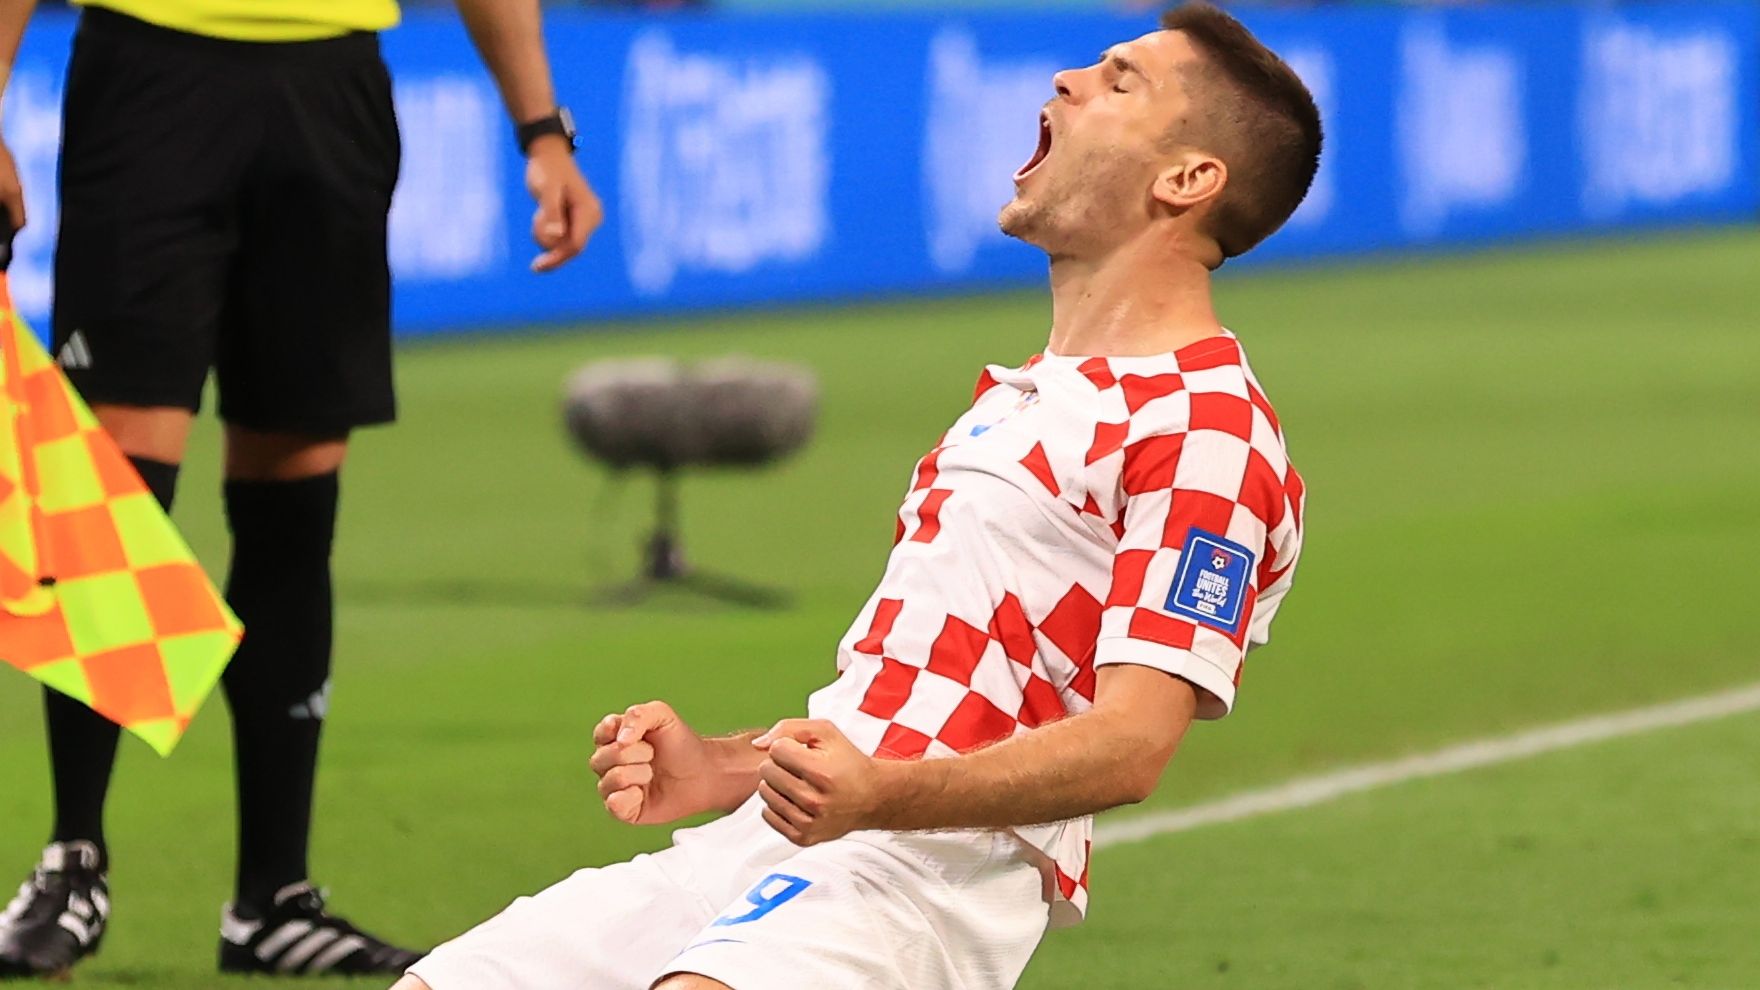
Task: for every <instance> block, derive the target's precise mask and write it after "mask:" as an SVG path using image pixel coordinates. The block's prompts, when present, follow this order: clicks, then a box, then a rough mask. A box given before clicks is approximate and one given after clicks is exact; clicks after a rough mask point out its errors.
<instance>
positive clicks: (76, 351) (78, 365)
mask: <svg viewBox="0 0 1760 990" xmlns="http://www.w3.org/2000/svg"><path fill="white" fill-rule="evenodd" d="M55 363H56V364H59V365H60V366H61V367H62V369H63V370H66V371H80V370H84V369H86V368H90V367H91V366H92V348H91V346H90V345H89V344H87V343H86V333H85V331H84V330H75V331H74V332H73V333H71V334H69V335H68V337H67V343H65V344H62V345H61V353H59V354H57V355H55Z"/></svg>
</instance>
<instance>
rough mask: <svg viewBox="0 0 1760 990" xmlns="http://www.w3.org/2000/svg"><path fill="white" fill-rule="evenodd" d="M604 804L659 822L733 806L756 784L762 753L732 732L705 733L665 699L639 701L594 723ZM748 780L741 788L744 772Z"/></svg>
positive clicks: (628, 818)
mask: <svg viewBox="0 0 1760 990" xmlns="http://www.w3.org/2000/svg"><path fill="white" fill-rule="evenodd" d="M593 744H594V749H593V757H592V759H591V760H590V761H589V762H590V765H591V766H592V768H593V772H594V773H595V774H597V775H598V776H599V797H600V798H601V799H603V800H604V802H605V810H607V811H609V812H611V814H612V815H613V816H614V817H616V818H617V819H618V820H619V821H625V822H629V823H630V824H632V825H658V824H662V823H665V822H671V821H677V820H678V819H680V818H685V817H688V816H690V815H695V814H698V813H700V812H704V811H713V810H717V809H719V810H723V811H731V810H732V809H733V808H735V807H737V806H738V805H739V803H740V802H741V801H743V800H745V799H746V797H747V796H749V795H750V794H751V792H752V790H751V784H750V782H749V781H750V779H751V775H752V773H753V772H754V771H755V769H756V765H757V762H758V761H757V760H756V759H755V758H753V756H752V755H751V747H750V746H747V745H745V744H744V743H743V741H739V740H733V739H704V738H703V737H702V736H700V735H698V734H697V733H696V731H695V730H694V729H692V728H691V727H690V726H688V725H686V724H685V723H684V720H683V719H681V718H679V717H678V713H677V712H675V711H673V710H672V706H671V705H668V704H666V703H665V702H661V701H650V702H647V703H646V704H641V705H633V706H631V707H630V708H628V709H626V710H625V711H623V712H620V713H615V714H611V715H607V716H605V717H604V718H602V719H600V720H599V724H598V725H596V726H594V727H593ZM742 776H744V777H745V779H746V780H747V783H746V784H745V785H744V789H743V790H741V784H740V778H741V777H742Z"/></svg>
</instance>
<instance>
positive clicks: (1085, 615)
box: [810, 335, 1303, 923]
mask: <svg viewBox="0 0 1760 990" xmlns="http://www.w3.org/2000/svg"><path fill="white" fill-rule="evenodd" d="M1302 504H1303V489H1302V481H1301V478H1300V476H1299V475H1298V474H1297V473H1296V472H1295V470H1294V469H1293V468H1292V467H1291V466H1290V464H1289V460H1288V457H1287V455H1286V454H1285V451H1284V442H1283V435H1282V432H1281V430H1280V428H1279V426H1278V423H1277V417H1276V415H1275V414H1274V413H1273V412H1272V409H1271V405H1270V403H1268V402H1267V401H1266V400H1265V396H1264V393H1263V392H1262V391H1261V390H1260V388H1259V386H1258V383H1257V382H1256V380H1255V379H1254V377H1253V374H1252V371H1251V370H1250V369H1249V368H1248V366H1247V364H1246V359H1245V356H1244V355H1243V354H1242V352H1241V348H1240V344H1239V342H1238V341H1237V340H1236V339H1235V338H1234V337H1233V336H1232V335H1224V336H1221V337H1215V338H1211V339H1209V340H1205V341H1201V342H1199V343H1196V344H1193V345H1191V346H1189V347H1186V348H1183V349H1181V350H1179V351H1177V352H1175V353H1173V354H1162V355H1155V356H1148V357H1122V358H1070V357H1062V356H1047V355H1040V356H1039V357H1036V358H1034V359H1033V360H1032V361H1029V362H1028V363H1027V364H1026V365H1025V366H1024V367H1022V368H1018V369H1004V368H1000V367H991V368H989V369H987V370H986V371H985V373H984V376H983V377H982V378H981V379H980V380H979V383H978V390H977V395H976V398H975V401H974V403H973V406H972V408H971V409H970V410H969V411H968V412H967V413H966V414H965V415H964V416H962V417H960V419H959V420H958V421H957V422H955V423H954V425H953V428H952V429H951V430H949V431H948V432H947V434H946V435H945V436H943V438H942V440H941V443H940V444H939V445H938V446H937V447H936V448H935V449H934V450H932V451H930V452H929V454H928V455H927V456H925V457H924V458H923V459H922V460H921V461H920V462H919V463H918V464H917V468H916V472H915V474H914V475H913V477H912V481H911V488H910V492H909V494H908V495H907V496H906V499H905V502H904V506H903V508H902V509H901V510H900V513H899V518H898V528H897V540H896V544H895V546H894V548H893V552H892V556H891V558H890V559H889V561H888V563H887V569H886V573H885V575H884V576H883V577H882V579H881V581H880V586H879V588H878V589H877V590H876V592H875V594H874V597H873V598H872V599H870V600H869V602H868V603H867V605H866V607H864V608H863V610H862V612H861V614H860V615H858V616H857V618H856V621H855V623H854V625H853V626H852V627H851V629H850V632H849V634H848V635H847V636H846V637H845V638H844V640H843V642H842V644H841V646H840V649H839V652H838V666H839V669H840V670H841V672H842V676H840V677H839V678H838V680H837V681H836V682H834V683H833V684H831V685H830V686H828V687H826V688H825V689H824V690H822V691H820V692H818V693H817V694H815V695H814V696H813V699H812V704H811V706H810V707H811V711H812V714H813V715H814V716H815V717H819V718H828V719H831V720H833V721H834V722H836V723H837V724H838V725H839V727H840V728H842V729H843V730H844V732H845V733H847V734H848V735H849V737H850V739H851V740H852V741H854V742H855V743H856V744H857V745H858V746H861V747H864V748H865V749H866V751H868V752H870V753H873V754H876V755H878V756H881V757H886V758H893V759H917V758H921V757H938V756H952V755H955V754H958V753H962V752H969V751H971V750H973V749H977V748H980V747H982V746H985V745H988V744H990V743H994V742H997V741H1000V740H1003V739H1007V738H1009V737H1011V736H1013V735H1016V734H1019V733H1022V732H1029V731H1031V730H1032V729H1034V728H1035V727H1037V726H1039V725H1042V724H1044V723H1046V722H1048V721H1051V720H1053V719H1057V718H1061V717H1063V716H1065V715H1068V714H1074V713H1079V712H1082V711H1086V710H1087V709H1088V708H1089V707H1091V706H1092V704H1093V702H1094V690H1095V682H1096V677H1095V670H1096V669H1097V668H1098V667H1100V666H1104V665H1106V664H1116V663H1130V664H1140V665H1145V666H1150V667H1155V668H1157V669H1161V670H1165V671H1167V672H1169V673H1171V674H1174V675H1176V676H1179V677H1181V678H1184V679H1185V680H1187V681H1189V682H1191V683H1192V684H1194V685H1195V686H1197V687H1198V688H1199V689H1200V690H1199V697H1200V701H1199V709H1198V714H1199V716H1200V717H1202V718H1220V717H1221V716H1223V715H1225V714H1227V713H1228V711H1229V710H1230V708H1232V706H1233V704H1234V698H1235V691H1236V688H1237V686H1238V684H1239V680H1240V670H1241V662H1242V659H1243V657H1244V656H1245V654H1246V652H1247V651H1248V649H1250V648H1251V647H1253V646H1257V645H1259V644H1262V643H1264V642H1265V641H1266V640H1267V639H1268V637H1269V631H1270V625H1271V620H1272V617H1273V615H1274V614H1275V613H1276V611H1277V607H1278V605H1279V603H1280V602H1281V601H1282V599H1283V596H1284V595H1285V594H1286V593H1287V592H1288V590H1289V587H1290V583H1291V580H1292V578H1293V575H1294V568H1295V563H1296V557H1297V554H1298V553H1299V551H1300V547H1301V515H1302ZM1193 530H1200V531H1202V532H1205V533H1209V534H1212V535H1213V536H1217V537H1222V538H1224V539H1226V540H1227V541H1229V542H1231V543H1235V544H1238V545H1240V546H1242V547H1245V548H1247V549H1248V550H1249V551H1250V552H1251V553H1252V554H1253V556H1254V566H1253V567H1252V568H1251V571H1250V573H1249V575H1248V585H1249V587H1248V588H1247V589H1246V591H1245V592H1244V596H1243V605H1242V610H1241V614H1240V615H1239V616H1238V621H1237V622H1236V623H1235V624H1233V625H1232V626H1229V625H1221V624H1217V623H1210V622H1206V621H1199V620H1195V619H1192V618H1187V617H1185V616H1183V615H1181V614H1179V613H1177V612H1176V611H1173V610H1172V609H1171V608H1170V605H1169V601H1170V594H1171V592H1172V591H1173V589H1174V584H1175V581H1176V580H1177V577H1178V575H1179V573H1180V563H1181V561H1180V557H1181V549H1182V548H1183V547H1184V546H1185V545H1186V541H1187V539H1188V537H1189V535H1190V533H1191V532H1192V531H1193ZM1018 831H1019V832H1020V833H1021V835H1022V837H1023V838H1025V839H1026V840H1027V841H1028V842H1029V843H1031V844H1032V845H1034V846H1036V847H1037V848H1038V849H1040V850H1041V851H1042V852H1044V853H1045V854H1046V856H1047V858H1048V859H1049V860H1050V861H1051V863H1053V864H1054V874H1053V875H1054V879H1055V881H1056V885H1057V887H1058V890H1059V893H1060V895H1061V898H1060V901H1059V903H1058V905H1056V906H1055V907H1054V919H1056V920H1058V921H1059V922H1061V923H1067V922H1069V921H1072V920H1074V919H1075V918H1078V917H1079V916H1080V912H1081V911H1083V910H1084V909H1085V907H1086V903H1087V876H1088V873H1087V871H1088V851H1089V839H1090V836H1091V834H1092V823H1091V821H1090V820H1086V819H1084V820H1082V821H1076V822H1065V823H1059V824H1056V825H1047V826H1039V827H1035V828H1023V829H1019V830H1018Z"/></svg>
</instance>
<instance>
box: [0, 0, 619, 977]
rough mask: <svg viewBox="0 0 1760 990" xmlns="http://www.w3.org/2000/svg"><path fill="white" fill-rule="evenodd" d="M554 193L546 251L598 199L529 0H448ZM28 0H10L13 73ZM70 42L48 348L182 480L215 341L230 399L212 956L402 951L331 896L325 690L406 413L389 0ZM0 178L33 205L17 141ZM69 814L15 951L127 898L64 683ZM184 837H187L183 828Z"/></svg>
mask: <svg viewBox="0 0 1760 990" xmlns="http://www.w3.org/2000/svg"><path fill="white" fill-rule="evenodd" d="M457 3H458V7H459V10H460V12H461V13H462V14H463V16H464V19H465V22H466V24H467V25H468V27H469V28H470V33H471V37H472V39H473V40H474V41H475V43H476V46H477V50H478V52H479V53H480V54H481V56H482V58H483V61H484V63H485V64H486V65H487V67H488V69H489V71H490V73H491V74H492V75H493V76H494V77H495V81H496V83H497V84H498V85H499V87H500V89H501V94H502V97H503V99H504V101H505V103H506V105H507V108H508V111H509V112H510V114H511V116H512V118H513V122H514V124H515V129H516V133H517V135H518V138H519V142H520V146H521V148H522V150H523V151H524V152H525V154H526V157H527V168H526V181H527V186H528V188H529V189H530V191H531V193H532V196H533V197H534V199H535V200H536V201H537V213H536V216H535V218H534V221H533V230H532V232H533V236H534V238H535V239H536V241H537V243H538V246H539V248H540V249H541V253H540V254H539V255H538V256H537V258H536V259H535V260H534V261H533V263H532V267H533V268H534V269H535V270H538V271H545V270H549V269H553V268H555V267H557V266H559V265H561V264H563V263H564V262H566V261H567V260H568V259H570V258H572V257H573V256H574V255H576V254H577V253H579V251H580V250H581V248H582V247H583V246H584V245H585V243H586V241H587V238H588V237H589V236H590V235H591V234H592V233H593V231H594V229H595V228H596V227H597V226H598V225H599V222H600V219H601V210H600V205H599V201H598V199H597V197H596V196H595V195H594V194H593V191H592V189H591V188H590V187H589V186H588V184H587V182H586V180H585V179H584V178H583V177H582V176H581V173H580V170H579V168H578V167H577V166H576V165H575V162H574V158H573V150H574V130H573V125H572V123H571V121H570V119H569V116H568V113H567V111H566V110H564V109H562V108H561V107H560V106H559V105H558V104H557V102H556V98H555V95H554V93H553V91H552V87H551V80H550V70H549V65H548V62H547V60H546V58H545V53H544V44H543V37H542V32H541V28H540V18H539V9H538V0H457ZM34 5H35V4H34V0H0V57H3V58H4V62H5V64H4V66H0V89H3V87H4V83H5V76H7V75H10V69H11V65H12V61H13V58H14V57H15V55H16V53H17V50H18V45H19V40H20V38H21V36H22V35H23V33H24V28H25V24H26V22H27V21H28V20H29V19H30V16H31V12H32V8H33V7H34ZM83 6H84V10H83V13H82V14H81V17H80V24H79V30H78V33H77V35H76V36H75V38H74V42H73V55H72V61H71V63H70V64H69V67H68V74H67V89H66V103H65V107H64V110H63V114H64V119H63V134H64V137H63V146H62V156H61V171H60V193H61V227H60V237H59V241H58V243H57V247H56V253H55V287H56V291H55V303H54V319H53V324H54V347H55V353H56V355H57V359H58V360H59V361H60V363H61V365H62V367H63V368H64V369H66V371H67V374H68V377H69V378H70V379H71V380H72V381H73V383H74V385H75V386H77V387H78V388H79V390H80V391H81V393H82V394H83V395H84V396H85V398H86V400H87V402H89V403H90V404H91V406H92V409H93V411H94V412H95V413H96V415H97V417H98V420H99V421H100V422H101V423H102V424H103V425H104V427H105V428H106V429H108V430H109V431H110V433H111V434H113V435H114V436H115V437H116V440H117V442H118V443H119V444H120V445H121V447H122V450H123V452H124V453H125V454H127V455H128V456H129V459H130V460H131V461H132V462H133V463H134V466H135V467H136V468H137V469H138V470H139V471H140V473H141V476H142V478H144V479H145V480H146V482H147V485H148V487H150V488H151V489H152V491H153V494H154V495H155V496H156V497H157V498H158V500H159V502H160V503H161V504H163V505H164V506H165V507H166V508H167V509H169V508H170V506H171V501H172V495H173V492H174V490H175V488H176V484H177V474H178V465H179V464H180V463H181V462H182V460H183V454H184V446H185V441H186V439H187V437H188V434H189V428H190V420H191V417H192V416H193V414H194V413H195V412H196V410H197V408H198V406H199V404H200V399H201V394H202V388H203V383H204V381H205V380H206V378H207V376H208V373H209V371H210V369H212V370H214V371H215V373H216V377H217V381H218V387H219V411H220V417H221V419H222V420H224V422H225V444H226V450H225V478H226V480H225V505H226V516H227V521H228V523H229V525H230V527H231V531H232V536H233V548H232V563H231V570H230V573H229V575H228V578H227V582H226V594H227V598H228V600H229V601H230V602H231V604H232V607H233V609H234V610H235V611H236V612H237V613H238V615H239V617H240V618H242V619H243V620H244V623H245V627H246V630H247V632H246V635H245V638H244V642H243V644H242V645H241V646H240V648H239V651H238V654H237V656H236V657H235V658H234V659H233V661H232V664H231V666H230V667H229V668H228V670H227V671H226V676H225V681H224V688H225V695H226V700H227V705H228V708H229V709H230V710H231V712H232V723H233V737H234V745H235V758H236V766H237V774H238V813H239V837H238V845H239V849H238V853H239V860H238V877H237V887H236V891H235V894H234V899H233V901H232V902H231V903H230V904H228V905H227V906H226V907H225V908H224V909H223V912H222V917H221V941H220V947H219V948H220V953H219V965H220V969H221V970H223V971H227V972H260V973H266V974H278V975H288V976H304V975H316V974H324V973H356V974H359V973H380V974H396V973H401V972H402V971H403V969H404V968H405V967H406V966H407V965H409V964H410V963H411V962H412V961H414V960H415V958H416V957H417V954H416V953H412V952H409V951H407V950H404V949H401V948H398V947H396V946H393V945H390V944H388V943H386V942H384V941H382V940H380V939H378V938H375V937H373V936H371V935H368V934H366V933H364V932H362V931H360V930H359V929H357V928H355V927H354V926H353V925H350V924H349V923H348V922H346V921H344V920H342V919H341V918H338V917H336V916H335V915H332V914H330V913H329V912H328V911H327V910H326V909H325V906H324V900H323V897H322V896H321V895H320V893H319V892H318V890H317V888H316V887H314V886H313V885H312V883H311V882H310V880H309V877H308V873H307V868H306V852H307V845H308V838H309V834H310V828H311V809H312V789H313V778H314V775H315V772H316V767H317V755H318V738H319V734H320V729H321V727H322V724H323V719H324V712H325V708H326V706H327V699H328V696H329V678H330V646H331V633H332V625H333V621H332V602H331V581H330V551H331V541H332V537H333V533H334V530H335V522H336V507H337V491H338V486H337V477H338V472H339V470H340V469H341V467H342V463H343V459H344V455H345V453H346V451H347V448H348V436H349V433H350V431H352V430H353V429H355V428H356V427H360V426H369V425H373V424H377V423H387V422H390V421H391V420H392V418H393V416H394V414H395V404H394V401H393V396H392V382H391V325H390V300H391V292H390V290H391V276H390V269H389V265H388V263H387V260H386V219H387V214H388V213H389V210H390V206H391V191H392V187H393V186H394V185H395V184H396V182H397V173H398V163H399V154H400V149H399V142H398V130H397V120H396V117H395V115H394V113H393V110H392V98H391V79H390V76H389V75H388V73H387V71H386V68H385V64H384V62H383V61H382V60H381V58H380V55H379V40H378V34H377V32H379V31H382V30H385V29H388V28H390V27H392V26H393V25H394V24H395V23H396V22H397V19H398V8H397V4H396V0H86V2H85V3H84V4H83ZM0 206H4V207H5V209H6V210H7V212H8V214H9V215H10V216H11V217H12V218H14V219H15V220H16V221H17V223H18V224H19V225H22V223H23V221H24V219H25V210H24V198H23V196H22V194H21V192H20V189H19V181H18V175H17V169H16V167H15V166H14V164H13V161H12V156H11V154H10V153H9V152H7V151H6V149H5V148H4V146H3V145H0ZM45 701H46V708H47V725H48V736H49V754H50V760H51V763H52V766H53V779H54V791H55V823H54V827H53V831H52V834H51V840H52V841H51V843H50V845H49V846H48V848H47V849H46V850H45V852H44V854H43V857H42V861H41V862H40V864H39V865H38V867H37V869H36V871H35V872H34V874H33V875H32V876H31V877H30V878H29V879H28V880H27V881H26V882H25V884H24V885H23V886H22V887H21V888H20V890H19V894H18V896H17V897H16V898H14V899H13V901H12V902H11V904H10V905H9V906H8V907H6V908H5V909H4V911H3V912H0V977H4V976H24V977H30V976H54V975H58V974H62V973H64V972H65V971H66V970H68V969H69V968H71V967H72V966H73V965H75V964H76V963H78V962H79V961H80V960H81V959H83V958H85V957H86V956H88V955H90V954H92V953H93V952H94V951H96V949H97V947H98V945H99V943H100V941H101V939H102V938H103V936H104V932H105V929H106V927H107V925H108V921H109V913H110V903H109V896H108V884H107V880H106V876H107V870H108V867H109V857H108V853H107V849H106V845H105V841H104V827H103V810H104V798H105V793H106V791H107V789H108V786H109V782H110V772H111V767H112V764H113V763H114V760H115V755H116V745H117V732H118V730H117V728H116V726H115V725H113V724H111V723H110V722H108V721H106V720H104V719H102V718H100V717H98V716H97V715H95V714H93V713H92V712H91V711H90V710H89V709H87V708H85V707H84V706H82V705H80V704H79V703H77V702H74V701H72V700H70V699H68V698H66V697H64V696H62V695H60V694H57V693H55V692H52V691H51V692H47V693H46V695H45ZM167 841H170V837H169V836H167Z"/></svg>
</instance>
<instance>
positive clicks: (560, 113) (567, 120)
mask: <svg viewBox="0 0 1760 990" xmlns="http://www.w3.org/2000/svg"><path fill="white" fill-rule="evenodd" d="M556 119H557V120H560V121H561V122H562V133H563V134H564V135H565V136H567V138H568V140H569V141H570V142H573V141H574V114H572V113H569V112H568V108H567V107H557V108H556Z"/></svg>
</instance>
